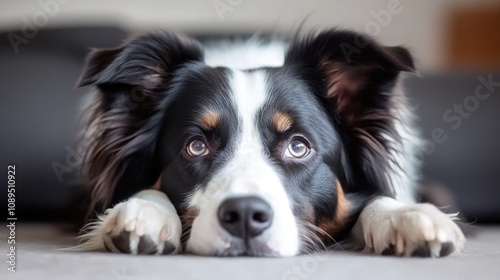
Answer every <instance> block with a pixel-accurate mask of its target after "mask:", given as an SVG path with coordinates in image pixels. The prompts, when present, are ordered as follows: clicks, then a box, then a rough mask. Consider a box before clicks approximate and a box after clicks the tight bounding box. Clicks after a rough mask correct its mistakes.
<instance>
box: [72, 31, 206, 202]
mask: <svg viewBox="0 0 500 280" xmlns="http://www.w3.org/2000/svg"><path fill="white" fill-rule="evenodd" d="M202 59H203V50H202V48H201V45H200V44H199V43H198V42H197V41H195V40H193V39H190V38H187V37H184V36H180V35H177V34H174V33H156V34H146V35H142V36H139V37H136V38H133V39H132V40H129V41H128V42H127V43H125V44H124V45H122V46H121V47H118V48H115V49H100V50H93V51H92V52H91V53H90V54H89V56H88V58H87V61H86V65H85V67H84V71H83V74H82V76H81V77H80V80H79V82H78V86H86V85H95V86H96V87H97V89H98V91H97V96H96V98H95V100H94V104H92V106H91V107H90V110H91V111H90V112H89V115H88V116H87V119H88V129H87V133H86V139H85V143H86V154H85V160H84V162H83V166H82V167H83V170H82V171H83V178H84V180H85V181H86V185H88V186H89V187H90V188H91V189H92V194H91V209H90V210H94V209H96V208H97V209H98V210H103V209H104V208H106V207H108V206H109V204H110V202H114V201H119V200H121V199H126V198H128V197H130V196H131V195H133V194H134V193H135V192H137V191H139V190H141V189H144V188H147V187H150V186H151V185H153V183H154V182H155V181H156V180H157V179H158V177H159V175H160V173H161V169H162V167H161V166H160V160H159V159H158V157H157V156H156V154H157V153H156V144H157V139H158V134H159V131H160V128H161V121H162V119H163V114H164V111H165V107H166V103H165V102H166V101H168V100H169V99H168V98H167V97H168V95H169V94H168V90H169V86H168V84H169V82H170V80H171V79H172V77H173V76H174V75H175V71H176V69H177V68H179V67H182V65H184V64H185V63H188V62H194V61H201V60H202ZM118 190H119V191H118Z"/></svg>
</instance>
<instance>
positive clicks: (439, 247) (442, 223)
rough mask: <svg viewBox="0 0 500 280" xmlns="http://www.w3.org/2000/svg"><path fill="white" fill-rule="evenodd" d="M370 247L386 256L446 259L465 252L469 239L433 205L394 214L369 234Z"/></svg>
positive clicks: (403, 208)
mask: <svg viewBox="0 0 500 280" xmlns="http://www.w3.org/2000/svg"><path fill="white" fill-rule="evenodd" d="M364 238H365V242H366V245H367V246H368V247H369V248H370V249H371V250H373V251H375V253H377V254H382V255H397V256H418V257H444V256H447V255H449V254H451V253H453V252H454V251H456V250H462V249H463V247H464V244H465V237H464V235H463V233H462V231H461V230H460V228H459V227H458V226H457V225H456V224H455V222H453V220H452V216H449V215H446V214H444V213H443V212H441V211H440V210H439V209H437V208H436V207H435V206H433V205H431V204H415V205H411V206H405V207H402V208H400V209H397V210H394V212H393V213H392V215H390V216H389V217H387V218H386V219H384V220H383V221H382V222H381V223H379V224H372V225H370V228H368V229H367V230H365V236H364Z"/></svg>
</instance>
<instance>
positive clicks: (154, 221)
mask: <svg viewBox="0 0 500 280" xmlns="http://www.w3.org/2000/svg"><path fill="white" fill-rule="evenodd" d="M101 220H102V223H101V224H100V225H99V227H100V234H101V235H102V241H103V242H104V247H105V248H106V249H107V250H108V251H112V252H123V253H130V254H174V253H177V252H179V250H180V236H181V230H182V228H181V222H180V219H179V217H178V216H177V214H176V213H175V212H174V213H169V211H167V209H165V208H162V207H161V206H159V205H158V204H156V203H155V202H152V201H149V200H145V199H141V198H131V199H129V200H128V201H126V202H122V203H119V204H117V205H116V206H115V207H113V208H111V209H108V210H107V211H106V213H105V216H104V217H101Z"/></svg>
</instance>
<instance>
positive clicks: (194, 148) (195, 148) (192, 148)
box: [187, 139, 208, 157]
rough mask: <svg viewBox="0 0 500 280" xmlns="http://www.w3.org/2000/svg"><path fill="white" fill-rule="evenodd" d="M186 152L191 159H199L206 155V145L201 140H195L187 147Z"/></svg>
mask: <svg viewBox="0 0 500 280" xmlns="http://www.w3.org/2000/svg"><path fill="white" fill-rule="evenodd" d="M187 152H188V154H189V155H190V156H192V157H200V156H206V155H208V147H207V144H205V142H204V141H203V140H201V139H195V140H193V141H191V142H190V143H189V145H188V146H187Z"/></svg>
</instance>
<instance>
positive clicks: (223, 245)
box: [186, 238, 286, 257]
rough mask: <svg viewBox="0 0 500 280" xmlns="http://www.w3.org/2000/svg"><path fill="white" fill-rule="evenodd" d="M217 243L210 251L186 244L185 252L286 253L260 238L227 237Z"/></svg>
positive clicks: (253, 255)
mask: <svg viewBox="0 0 500 280" xmlns="http://www.w3.org/2000/svg"><path fill="white" fill-rule="evenodd" d="M217 243H218V244H220V246H217V247H216V248H212V249H211V250H210V252H207V251H204V250H197V248H196V247H195V246H187V248H186V253H189V254H193V255H207V256H216V257H245V256H246V257H284V256H285V255H286V254H281V253H280V252H278V251H276V250H274V249H273V248H271V247H270V246H269V244H270V242H269V241H268V240H265V239H261V238H259V239H250V240H243V239H241V238H229V239H223V240H219V242H217ZM198 249H199V248H198Z"/></svg>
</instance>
